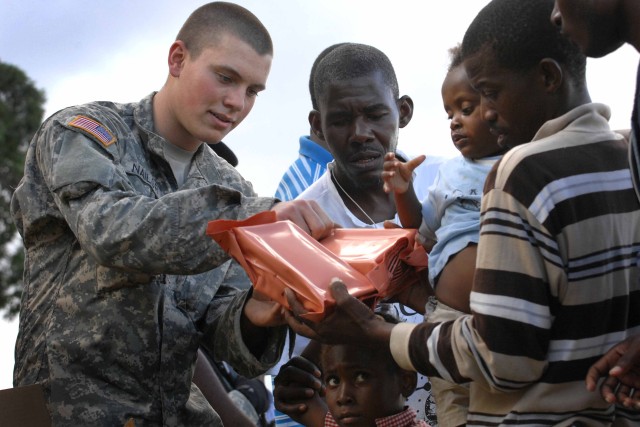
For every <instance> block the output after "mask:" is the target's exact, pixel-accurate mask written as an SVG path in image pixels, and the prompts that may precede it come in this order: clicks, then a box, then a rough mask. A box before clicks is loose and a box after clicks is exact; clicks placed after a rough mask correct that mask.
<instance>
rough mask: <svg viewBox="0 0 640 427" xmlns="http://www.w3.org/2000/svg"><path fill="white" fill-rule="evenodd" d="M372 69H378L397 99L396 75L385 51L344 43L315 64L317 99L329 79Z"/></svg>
mask: <svg viewBox="0 0 640 427" xmlns="http://www.w3.org/2000/svg"><path fill="white" fill-rule="evenodd" d="M375 73H381V75H382V78H383V80H384V83H385V84H386V85H387V86H388V87H389V89H391V92H392V94H393V97H394V98H395V99H398V98H399V97H400V95H399V89H398V79H397V78H396V73H395V71H394V69H393V65H391V61H390V60H389V58H388V57H387V55H385V54H384V53H383V52H382V51H380V50H379V49H376V48H375V47H373V46H369V45H365V44H358V43H344V44H342V45H340V46H338V47H336V48H335V49H333V50H332V51H331V52H329V53H328V54H327V56H325V57H324V59H322V60H321V61H320V63H319V64H318V66H317V68H316V71H315V84H314V89H315V95H316V101H318V102H319V101H320V99H321V97H322V95H324V93H325V90H326V88H327V86H328V85H329V84H331V83H334V82H336V81H344V80H349V79H355V78H358V77H365V76H370V75H372V74H375Z"/></svg>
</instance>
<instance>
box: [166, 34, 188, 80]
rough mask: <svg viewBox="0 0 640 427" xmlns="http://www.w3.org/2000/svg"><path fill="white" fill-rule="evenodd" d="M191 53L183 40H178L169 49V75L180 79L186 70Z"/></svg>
mask: <svg viewBox="0 0 640 427" xmlns="http://www.w3.org/2000/svg"><path fill="white" fill-rule="evenodd" d="M188 55H189V51H188V50H187V47H186V45H185V44H184V42H183V41H182V40H176V41H175V42H173V44H172V45H171V47H170V48H169V58H168V62H169V74H170V75H171V76H173V77H180V73H181V72H182V69H183V68H184V63H185V61H186V60H187V57H188Z"/></svg>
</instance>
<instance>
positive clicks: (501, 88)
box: [463, 51, 561, 148]
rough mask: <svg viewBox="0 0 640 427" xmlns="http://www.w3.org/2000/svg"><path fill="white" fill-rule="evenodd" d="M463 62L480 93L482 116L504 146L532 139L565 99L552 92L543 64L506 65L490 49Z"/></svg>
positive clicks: (473, 84) (554, 114)
mask: <svg viewBox="0 0 640 427" xmlns="http://www.w3.org/2000/svg"><path fill="white" fill-rule="evenodd" d="M463 66H464V68H465V71H466V73H467V77H468V79H469V83H470V84H471V87H472V88H474V89H475V90H476V91H477V92H478V93H479V94H480V107H481V113H482V118H483V119H484V120H485V121H487V122H488V123H489V128H490V129H491V133H493V134H494V135H497V137H498V145H500V146H501V147H503V148H511V147H515V146H516V145H520V144H524V143H527V142H530V141H531V140H532V139H533V137H534V136H535V134H536V132H537V131H538V129H540V127H541V126H542V125H543V124H544V123H545V122H546V121H547V120H549V119H551V118H554V117H557V111H556V110H557V109H558V108H561V105H560V101H561V99H559V97H558V96H557V94H554V93H550V92H549V89H548V87H547V82H546V80H545V78H544V77H545V76H544V75H542V74H541V70H540V67H532V68H531V69H530V70H524V71H514V70H511V69H508V68H504V67H501V66H499V65H498V64H497V61H496V60H495V58H494V55H493V53H491V52H487V51H480V52H479V53H477V54H475V55H473V56H472V57H470V58H468V59H467V60H465V61H464V63H463Z"/></svg>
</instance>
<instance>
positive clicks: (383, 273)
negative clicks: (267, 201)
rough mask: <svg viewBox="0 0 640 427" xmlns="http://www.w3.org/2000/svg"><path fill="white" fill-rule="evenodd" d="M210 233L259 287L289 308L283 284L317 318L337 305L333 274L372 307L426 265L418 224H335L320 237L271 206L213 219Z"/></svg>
mask: <svg viewBox="0 0 640 427" xmlns="http://www.w3.org/2000/svg"><path fill="white" fill-rule="evenodd" d="M207 235H208V236H210V237H211V238H212V239H213V240H215V241H216V242H217V243H218V244H219V245H220V246H221V247H222V249H224V250H225V251H226V252H227V253H228V254H229V255H231V256H232V257H233V258H234V259H235V260H236V261H237V262H238V263H239V264H240V265H241V266H242V267H243V268H244V270H245V271H246V272H247V275H248V276H249V279H250V280H251V282H252V284H253V287H254V289H255V290H256V291H258V292H260V293H262V294H264V295H266V296H268V297H269V298H271V299H272V300H274V301H276V302H278V303H280V304H282V305H283V306H284V307H287V308H289V305H288V303H287V300H286V297H285V295H284V289H285V288H289V289H291V290H293V291H294V292H295V294H296V296H297V298H298V300H299V301H300V302H301V303H302V305H303V306H304V308H305V309H306V310H307V311H308V313H307V314H305V315H304V316H303V317H305V318H306V319H307V320H310V321H314V322H318V321H320V320H322V319H323V318H324V316H325V315H327V314H328V313H329V312H330V311H331V309H332V307H333V305H334V304H335V301H333V299H332V298H331V295H330V292H329V291H328V289H329V284H330V282H331V280H332V279H333V278H335V277H337V278H339V279H341V280H342V281H343V282H344V283H345V284H346V286H347V289H348V290H349V293H350V294H351V295H353V296H354V297H356V298H358V299H360V300H361V301H363V302H365V303H366V304H367V305H369V306H370V307H372V308H373V307H374V306H375V305H376V303H377V302H378V301H379V300H381V299H385V298H389V297H392V296H393V295H395V294H397V293H398V292H400V291H402V290H404V289H405V288H406V287H408V286H411V285H413V284H415V283H416V282H418V281H419V277H420V275H421V274H422V275H424V272H423V270H426V268H427V254H426V252H425V250H424V248H423V247H422V246H421V245H420V244H417V243H416V241H415V235H416V230H415V229H402V228H397V229H342V228H336V229H335V230H334V231H333V233H332V234H331V235H330V236H329V237H326V238H324V239H322V240H320V241H318V240H316V239H314V238H313V237H311V236H310V235H308V234H307V233H305V232H304V231H303V230H302V229H300V228H299V227H298V226H297V225H295V224H294V223H293V222H291V221H288V220H287V221H276V217H275V213H274V212H270V211H268V212H262V213H259V214H257V215H254V216H252V217H250V218H247V219H245V220H242V221H237V220H215V221H210V222H209V224H208V226H207ZM425 277H426V276H425Z"/></svg>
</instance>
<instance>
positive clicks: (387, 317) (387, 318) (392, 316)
mask: <svg viewBox="0 0 640 427" xmlns="http://www.w3.org/2000/svg"><path fill="white" fill-rule="evenodd" d="M374 313H375V314H376V316H378V317H380V318H381V319H380V321H384V322H388V323H392V324H394V325H396V324H398V323H400V318H399V317H398V315H397V314H396V311H395V307H394V306H393V305H392V304H387V303H381V304H378V306H376V309H375V310H374ZM333 346H334V345H333V344H322V345H321V347H320V364H322V360H323V359H324V355H325V353H326V352H327V351H328V350H329V349H330V348H331V347H333ZM387 359H388V363H387V364H386V367H387V368H388V369H389V372H398V371H400V369H402V368H400V366H398V364H397V363H396V362H395V360H393V356H391V352H389V354H388V358H387Z"/></svg>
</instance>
